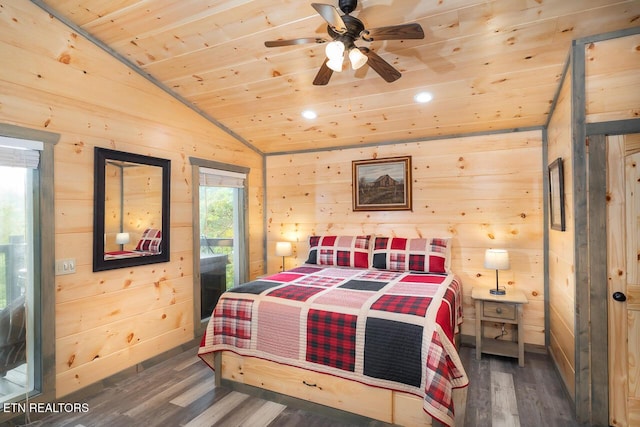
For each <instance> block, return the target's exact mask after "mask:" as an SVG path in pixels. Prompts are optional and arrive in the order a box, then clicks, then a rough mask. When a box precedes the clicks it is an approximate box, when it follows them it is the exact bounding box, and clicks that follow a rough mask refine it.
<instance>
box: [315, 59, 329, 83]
mask: <svg viewBox="0 0 640 427" xmlns="http://www.w3.org/2000/svg"><path fill="white" fill-rule="evenodd" d="M327 62H329V59H326V60H325V61H324V62H323V63H322V66H321V67H320V70H318V74H316V78H315V79H313V84H314V85H316V86H324V85H326V84H327V83H329V79H330V78H331V76H332V75H333V70H332V69H331V68H329V67H327Z"/></svg>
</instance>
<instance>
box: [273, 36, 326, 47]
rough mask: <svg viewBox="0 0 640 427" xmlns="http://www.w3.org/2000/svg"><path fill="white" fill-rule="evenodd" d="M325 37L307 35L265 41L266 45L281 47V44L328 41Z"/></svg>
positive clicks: (291, 44)
mask: <svg viewBox="0 0 640 427" xmlns="http://www.w3.org/2000/svg"><path fill="white" fill-rule="evenodd" d="M326 42H327V41H326V40H325V39H321V38H318V37H307V38H301V39H292V40H271V41H268V42H264V45H265V46H266V47H280V46H293V45H296V44H306V43H326Z"/></svg>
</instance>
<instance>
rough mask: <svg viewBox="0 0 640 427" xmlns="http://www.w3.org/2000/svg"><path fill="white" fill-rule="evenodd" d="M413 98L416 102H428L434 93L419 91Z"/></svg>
mask: <svg viewBox="0 0 640 427" xmlns="http://www.w3.org/2000/svg"><path fill="white" fill-rule="evenodd" d="M413 99H414V100H415V101H416V102H419V103H421V104H424V103H426V102H429V101H431V100H432V99H433V95H432V94H431V93H429V92H420V93H417V94H416V96H414V97H413Z"/></svg>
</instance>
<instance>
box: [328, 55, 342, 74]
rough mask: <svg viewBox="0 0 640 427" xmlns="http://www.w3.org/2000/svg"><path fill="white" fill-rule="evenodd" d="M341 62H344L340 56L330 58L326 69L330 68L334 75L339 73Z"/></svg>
mask: <svg viewBox="0 0 640 427" xmlns="http://www.w3.org/2000/svg"><path fill="white" fill-rule="evenodd" d="M343 62H344V58H343V57H342V56H340V57H337V58H330V59H329V60H328V61H327V67H329V68H331V69H332V70H333V71H335V72H336V73H339V72H341V71H342V64H343Z"/></svg>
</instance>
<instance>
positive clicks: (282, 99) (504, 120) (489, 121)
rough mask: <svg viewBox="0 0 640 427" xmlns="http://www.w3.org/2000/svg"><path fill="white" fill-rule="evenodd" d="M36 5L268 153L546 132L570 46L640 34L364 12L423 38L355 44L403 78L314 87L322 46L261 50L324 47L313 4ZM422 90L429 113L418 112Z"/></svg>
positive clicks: (591, 20)
mask: <svg viewBox="0 0 640 427" xmlns="http://www.w3.org/2000/svg"><path fill="white" fill-rule="evenodd" d="M33 1H34V3H36V4H39V5H40V6H41V7H43V8H44V9H46V10H48V11H49V12H50V13H52V14H54V15H55V16H58V17H62V18H63V19H64V20H65V21H67V22H69V23H71V25H73V26H76V28H80V29H81V30H83V31H85V32H86V33H88V34H90V35H91V36H92V37H93V38H95V39H96V40H98V41H100V42H101V43H103V44H104V45H106V46H108V47H109V48H110V49H112V50H113V51H115V52H117V54H119V55H120V56H121V57H123V58H125V59H126V60H127V61H128V62H130V63H131V64H132V66H134V67H138V68H139V69H140V70H142V72H144V73H148V74H149V75H150V76H152V77H153V79H155V80H157V81H158V82H160V83H161V84H162V85H163V86H165V87H166V88H168V89H169V90H170V91H173V92H174V93H175V94H177V95H178V96H179V97H181V98H182V99H184V100H186V101H187V102H188V103H191V104H192V105H193V106H195V107H196V108H197V109H199V110H201V111H202V112H203V114H204V115H206V116H208V117H209V118H211V119H212V121H214V122H216V123H219V124H221V125H222V126H223V127H226V128H227V129H229V130H230V131H232V132H233V133H235V134H236V135H238V137H239V139H240V140H243V142H245V143H247V144H249V145H251V146H253V147H254V148H255V149H257V150H258V151H260V152H262V153H265V154H269V153H279V152H289V151H301V150H313V149H322V148H329V147H345V146H357V145H359V144H372V143H386V142H394V141H395V142H399V141H411V140H417V139H426V138H431V137H436V136H441V135H457V134H464V133H472V132H487V131H494V130H501V129H514V128H528V127H535V126H542V125H544V124H545V123H546V120H547V116H548V114H549V111H550V107H551V104H552V101H553V98H554V95H555V92H556V89H557V86H558V82H559V78H560V76H561V74H562V70H563V66H564V64H565V62H566V59H567V55H568V52H569V49H570V47H571V41H572V40H573V39H577V38H582V37H586V36H590V35H595V34H601V33H606V32H610V31H619V30H622V29H626V28H631V27H636V26H638V25H640V1H638V0H627V1H614V0H485V1H478V0H364V1H360V2H359V4H358V7H357V9H356V10H355V11H354V12H352V15H353V16H355V17H357V18H359V19H360V20H362V21H363V22H364V24H365V26H366V27H367V28H375V27H381V26H387V25H397V24H402V23H413V22H417V23H419V24H420V25H421V26H422V28H423V30H424V33H425V38H424V39H423V40H403V41H385V42H372V43H367V42H365V41H362V40H359V41H357V42H356V44H357V45H359V46H366V47H369V48H370V49H372V50H374V51H375V52H376V53H378V54H379V55H380V56H381V57H382V58H384V59H385V60H386V61H388V62H389V63H391V64H392V65H393V66H394V67H396V68H397V69H398V70H399V71H401V72H402V78H400V79H399V80H397V81H395V82H393V83H387V82H385V81H384V80H383V79H382V78H381V77H380V76H379V75H378V74H376V73H375V72H374V70H373V69H371V68H370V67H369V66H368V65H365V66H364V67H362V68H361V69H359V70H356V71H353V70H351V69H350V68H347V69H345V70H344V71H343V72H341V73H333V76H332V77H331V81H330V82H329V84H328V85H327V86H314V85H313V84H312V82H313V79H314V77H315V75H316V73H317V71H318V69H319V67H320V66H321V65H322V63H323V61H324V59H325V53H324V47H325V45H324V44H305V45H296V46H287V47H277V48H266V47H265V45H264V42H265V41H266V40H278V39H293V38H299V37H319V38H325V39H327V40H329V38H328V36H327V25H326V22H325V21H324V20H323V18H322V17H321V16H320V15H319V14H318V13H316V11H315V10H314V9H313V8H312V7H311V5H310V3H311V1H303V0H281V1H274V0H226V1H225V0H119V1H108V2H105V1H103V0H33ZM316 1H318V0H316ZM319 1H320V2H324V3H328V4H331V5H333V6H336V8H337V6H338V5H337V0H319ZM345 62H348V61H345ZM421 91H428V92H430V93H431V94H433V98H434V99H433V101H431V102H430V103H427V104H418V103H416V102H415V101H414V99H413V98H414V95H415V94H416V93H418V92H421ZM306 109H312V110H314V111H316V112H317V114H318V117H317V118H316V119H313V120H308V119H305V118H303V117H302V116H301V112H302V111H303V110H306Z"/></svg>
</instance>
